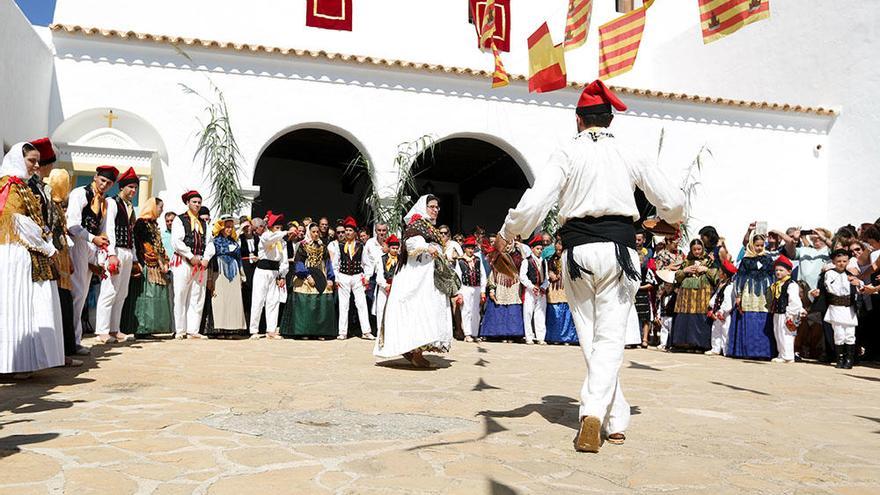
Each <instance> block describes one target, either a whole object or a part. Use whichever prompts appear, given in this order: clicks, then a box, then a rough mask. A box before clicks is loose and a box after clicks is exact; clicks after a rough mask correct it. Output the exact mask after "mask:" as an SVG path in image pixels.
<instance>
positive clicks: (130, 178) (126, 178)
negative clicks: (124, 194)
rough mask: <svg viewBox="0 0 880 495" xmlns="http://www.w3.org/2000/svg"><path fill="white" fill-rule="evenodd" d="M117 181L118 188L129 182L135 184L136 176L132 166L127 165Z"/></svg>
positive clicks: (136, 181)
mask: <svg viewBox="0 0 880 495" xmlns="http://www.w3.org/2000/svg"><path fill="white" fill-rule="evenodd" d="M117 182H118V183H119V187H120V188H123V187H125V186H127V185H129V184H137V183H138V176H137V174H136V173H134V169H133V168H131V167H128V170H126V171H125V173H124V174H122V175H120V176H119V180H118V181H117Z"/></svg>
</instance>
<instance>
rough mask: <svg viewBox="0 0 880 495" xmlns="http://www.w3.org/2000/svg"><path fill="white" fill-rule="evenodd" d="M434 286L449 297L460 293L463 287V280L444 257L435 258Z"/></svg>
mask: <svg viewBox="0 0 880 495" xmlns="http://www.w3.org/2000/svg"><path fill="white" fill-rule="evenodd" d="M434 287H436V288H437V290H439V291H440V292H442V293H443V295H445V296H447V297H452V296H454V295H456V294H458V291H459V289H461V280H459V278H458V275H457V274H456V273H455V272H454V271H453V270H452V268H450V267H449V265H448V264H447V263H446V260H445V259H444V258H434Z"/></svg>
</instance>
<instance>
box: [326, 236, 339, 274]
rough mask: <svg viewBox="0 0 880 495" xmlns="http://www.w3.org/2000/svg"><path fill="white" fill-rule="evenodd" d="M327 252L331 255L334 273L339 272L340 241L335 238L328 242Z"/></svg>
mask: <svg viewBox="0 0 880 495" xmlns="http://www.w3.org/2000/svg"><path fill="white" fill-rule="evenodd" d="M327 254H329V255H330V264H331V265H333V273H339V241H337V240H336V239H333V240H332V241H330V242H329V243H328V244H327Z"/></svg>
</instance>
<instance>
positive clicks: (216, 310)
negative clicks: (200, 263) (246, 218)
mask: <svg viewBox="0 0 880 495" xmlns="http://www.w3.org/2000/svg"><path fill="white" fill-rule="evenodd" d="M213 234H214V252H215V253H216V254H214V259H213V260H211V265H210V267H211V269H210V271H209V272H208V284H209V285H210V286H211V287H212V290H211V293H212V296H211V316H212V318H211V321H213V323H214V324H213V326H211V327H209V328H205V334H206V335H210V336H212V337H224V338H225V337H230V336H233V335H244V334H246V333H247V329H248V327H247V322H246V321H245V318H244V303H243V302H242V298H241V278H242V277H243V276H244V267H243V265H242V263H241V247H240V245H239V244H238V234H237V233H236V232H235V221H234V220H233V218H232V216H231V215H222V216H221V217H220V218H219V219H218V220H217V221H216V222H215V223H214V227H213Z"/></svg>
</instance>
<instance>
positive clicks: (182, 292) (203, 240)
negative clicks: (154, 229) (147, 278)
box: [171, 191, 214, 340]
mask: <svg viewBox="0 0 880 495" xmlns="http://www.w3.org/2000/svg"><path fill="white" fill-rule="evenodd" d="M181 199H182V200H183V203H184V204H186V212H185V213H182V214H180V215H178V216H177V218H176V219H175V221H174V223H172V224H171V243H172V245H173V246H174V257H173V258H172V259H171V275H172V279H173V283H174V326H175V332H174V333H175V335H174V338H176V339H178V340H180V339H187V338H188V339H206V338H207V337H205V336H204V335H201V334H200V333H199V325H200V324H201V322H202V311H203V310H204V308H205V285H206V284H207V281H208V273H207V268H208V262H210V261H211V258H212V257H213V256H214V236H213V235H212V234H211V228H210V226H209V225H208V223H207V222H205V221H204V220H203V219H202V218H200V217H199V210H201V208H202V195H201V194H199V193H198V191H187V192H185V193H184V194H183V196H181Z"/></svg>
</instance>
